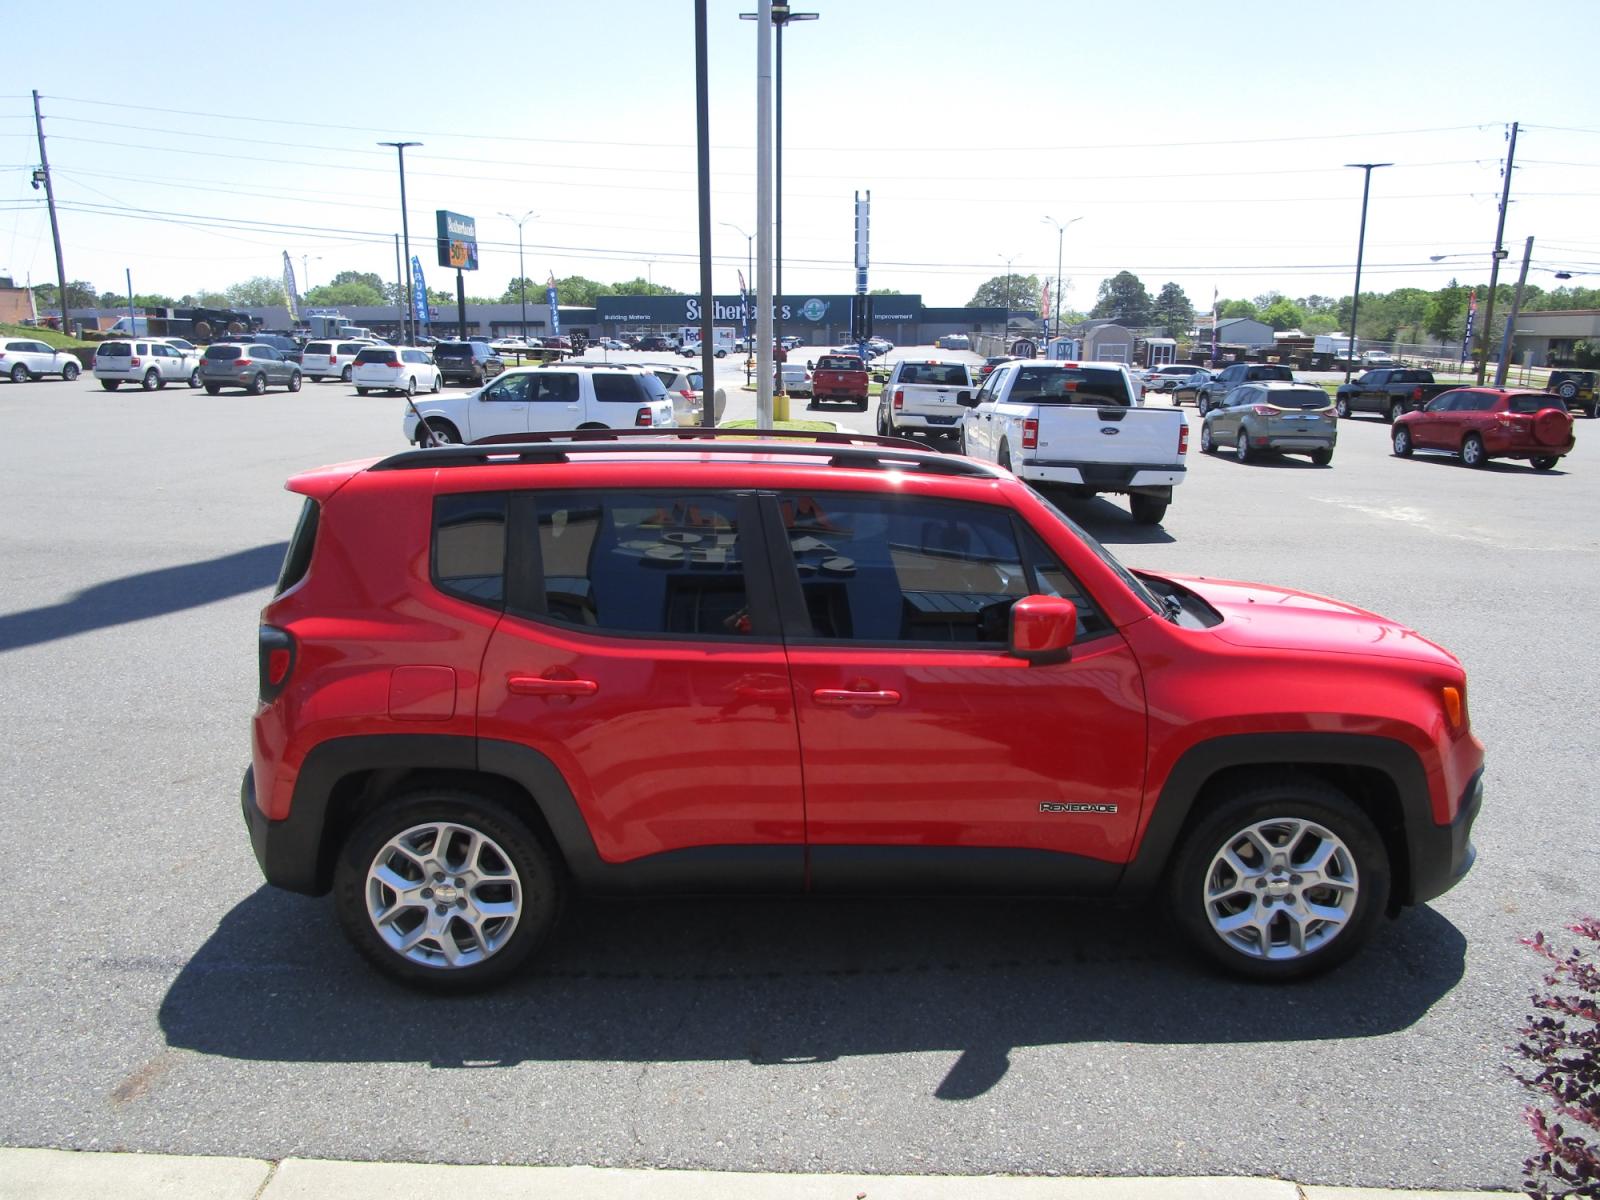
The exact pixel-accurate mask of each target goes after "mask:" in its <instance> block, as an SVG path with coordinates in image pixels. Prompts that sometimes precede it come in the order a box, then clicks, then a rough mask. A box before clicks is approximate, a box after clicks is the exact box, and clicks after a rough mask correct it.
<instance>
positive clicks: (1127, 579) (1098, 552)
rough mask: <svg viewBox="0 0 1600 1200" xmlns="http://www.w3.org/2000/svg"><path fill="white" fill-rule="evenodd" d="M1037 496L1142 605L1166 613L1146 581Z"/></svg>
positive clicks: (1085, 531)
mask: <svg viewBox="0 0 1600 1200" xmlns="http://www.w3.org/2000/svg"><path fill="white" fill-rule="evenodd" d="M1035 494H1036V495H1038V499H1039V503H1040V504H1042V505H1044V506H1045V508H1046V509H1048V510H1049V511H1050V514H1051V515H1052V516H1053V517H1055V519H1056V520H1058V521H1060V522H1061V523H1062V524H1063V525H1065V526H1066V527H1067V529H1068V530H1069V531H1070V532H1071V534H1072V536H1073V537H1075V538H1077V539H1078V540H1079V541H1080V542H1082V543H1083V544H1084V545H1085V546H1087V547H1088V548H1089V549H1090V550H1092V551H1094V555H1095V557H1096V558H1098V559H1099V560H1100V561H1101V562H1103V563H1105V564H1106V566H1108V567H1110V568H1111V570H1112V571H1114V572H1115V573H1116V576H1117V578H1118V579H1120V580H1122V582H1123V583H1124V584H1126V585H1127V587H1128V590H1129V591H1130V592H1132V593H1133V594H1134V595H1135V596H1137V597H1139V600H1140V602H1141V603H1142V604H1144V605H1145V606H1146V607H1147V608H1149V610H1150V611H1151V612H1154V613H1159V612H1163V611H1165V606H1164V605H1162V604H1161V602H1160V601H1158V600H1157V599H1156V598H1155V596H1154V595H1153V594H1152V593H1151V591H1150V589H1149V588H1148V587H1146V586H1145V584H1144V581H1143V580H1142V579H1140V578H1139V577H1138V576H1137V575H1135V574H1134V573H1133V572H1132V571H1130V570H1128V568H1127V567H1125V566H1123V565H1122V564H1121V563H1120V562H1118V561H1117V560H1116V559H1115V558H1114V557H1113V556H1112V554H1111V551H1109V550H1107V549H1106V548H1105V547H1104V546H1102V545H1101V544H1100V543H1099V541H1098V540H1096V538H1095V536H1094V535H1093V534H1092V533H1090V532H1089V531H1088V530H1087V529H1085V528H1084V527H1083V526H1082V525H1079V524H1078V523H1077V522H1076V521H1074V520H1073V519H1072V518H1071V517H1069V516H1067V514H1066V513H1064V512H1062V511H1061V510H1060V509H1059V508H1057V507H1056V506H1055V505H1054V504H1052V503H1050V501H1049V500H1048V499H1046V498H1045V497H1044V496H1043V495H1040V494H1038V493H1035Z"/></svg>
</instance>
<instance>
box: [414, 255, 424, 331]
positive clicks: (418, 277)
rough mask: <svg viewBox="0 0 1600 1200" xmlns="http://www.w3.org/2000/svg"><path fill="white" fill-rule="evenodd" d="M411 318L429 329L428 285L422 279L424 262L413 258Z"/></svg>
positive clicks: (415, 257)
mask: <svg viewBox="0 0 1600 1200" xmlns="http://www.w3.org/2000/svg"><path fill="white" fill-rule="evenodd" d="M411 317H412V320H413V321H414V322H415V323H416V324H418V325H421V326H422V327H423V328H424V329H426V328H427V327H428V285H427V284H426V283H424V282H423V279H422V260H421V259H420V258H418V257H417V256H416V255H415V254H413V255H412V256H411Z"/></svg>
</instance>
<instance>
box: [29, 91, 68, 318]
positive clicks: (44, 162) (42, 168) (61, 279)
mask: <svg viewBox="0 0 1600 1200" xmlns="http://www.w3.org/2000/svg"><path fill="white" fill-rule="evenodd" d="M33 125H34V128H35V129H37V130H38V131H39V170H38V171H37V172H35V173H34V177H33V186H34V187H38V186H39V183H40V179H39V176H40V175H41V174H42V175H43V176H44V181H43V182H44V202H45V206H46V207H47V208H49V210H50V238H51V240H52V241H54V242H55V244H56V286H57V287H59V288H60V289H61V295H60V299H61V332H62V333H65V334H68V335H70V334H71V333H72V328H71V323H70V322H69V320H68V317H69V316H70V315H71V314H70V313H69V311H68V308H69V306H68V304H67V268H66V266H65V265H64V264H63V263H62V260H61V224H60V222H59V221H57V220H56V189H55V187H54V185H53V184H51V182H50V156H49V155H48V154H46V153H45V150H44V117H43V116H41V115H40V113H39V90H38V89H37V88H35V89H34V92H33ZM28 294H29V295H30V296H31V295H32V294H33V293H32V292H29V293H28Z"/></svg>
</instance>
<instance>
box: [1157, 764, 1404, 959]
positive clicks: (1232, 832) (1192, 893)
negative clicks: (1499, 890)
mask: <svg viewBox="0 0 1600 1200" xmlns="http://www.w3.org/2000/svg"><path fill="white" fill-rule="evenodd" d="M1174 867H1175V870H1174V871H1173V873H1172V876H1171V885H1170V896H1169V898H1170V900H1171V902H1172V907H1173V914H1174V916H1175V917H1176V918H1177V921H1178V924H1179V925H1180V926H1181V927H1182V929H1183V931H1184V933H1185V934H1186V935H1187V937H1188V939H1189V941H1190V942H1191V943H1192V944H1193V945H1194V946H1195V948H1196V949H1198V950H1199V951H1200V952H1201V953H1202V954H1203V955H1205V956H1206V957H1207V958H1210V959H1211V960H1212V961H1213V962H1215V963H1217V964H1219V965H1221V966H1223V967H1225V968H1227V969H1228V970H1229V971H1232V972H1233V973H1235V974H1239V975H1244V976H1247V977H1249V978H1253V979H1260V980H1266V981H1280V980H1289V979H1300V978H1304V977H1306V976H1309V975H1315V974H1318V973H1319V972H1322V971H1325V970H1327V969H1328V968H1330V967H1333V966H1336V965H1338V964H1339V963H1341V962H1343V961H1344V960H1345V959H1347V958H1349V957H1350V955H1352V954H1354V953H1355V952H1356V951H1357V950H1358V949H1360V948H1361V945H1362V943H1364V942H1365V941H1366V940H1367V939H1368V938H1369V937H1370V936H1371V935H1372V931H1373V929H1374V927H1375V925H1376V923H1377V921H1378V918H1379V917H1380V916H1381V915H1382V913H1383V911H1384V907H1385V905H1387V903H1388V900H1389V875H1390V872H1389V859H1388V855H1387V852H1386V851H1385V849H1384V844H1383V839H1382V837H1381V836H1380V835H1379V833H1378V831H1377V829H1375V828H1374V827H1373V824H1372V822H1371V821H1370V820H1368V819H1367V816H1366V814H1365V813H1363V812H1362V811H1361V810H1360V809H1359V808H1357V807H1356V806H1355V805H1354V804H1353V803H1351V801H1350V800H1349V798H1348V797H1346V796H1345V795H1344V794H1343V793H1342V792H1340V791H1338V790H1337V789H1336V788H1333V787H1330V786H1328V785H1327V784H1324V783H1322V782H1320V781H1318V780H1315V779H1310V778H1303V777H1300V776H1296V775H1285V776H1283V777H1282V778H1280V779H1277V780H1273V781H1270V782H1269V781H1263V782H1261V783H1259V784H1257V785H1256V786H1253V787H1250V788H1248V789H1247V790H1244V791H1242V792H1240V793H1239V794H1237V795H1235V796H1234V797H1232V798H1231V799H1229V800H1227V801H1225V802H1223V803H1222V804H1221V805H1219V806H1217V807H1216V808H1214V809H1212V810H1211V811H1210V812H1208V813H1207V814H1205V816H1204V817H1203V818H1202V819H1201V820H1200V821H1199V823H1198V824H1197V825H1195V826H1194V828H1192V829H1191V830H1190V832H1189V833H1188V835H1186V840H1185V841H1184V843H1183V844H1182V845H1181V846H1180V847H1179V849H1178V851H1177V855H1176V859H1175V862H1174Z"/></svg>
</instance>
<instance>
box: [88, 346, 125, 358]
mask: <svg viewBox="0 0 1600 1200" xmlns="http://www.w3.org/2000/svg"><path fill="white" fill-rule="evenodd" d="M94 356H95V357H96V358H131V357H132V356H133V347H132V346H130V345H128V343H127V342H101V343H100V347H99V349H97V350H96V351H95V352H94Z"/></svg>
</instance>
